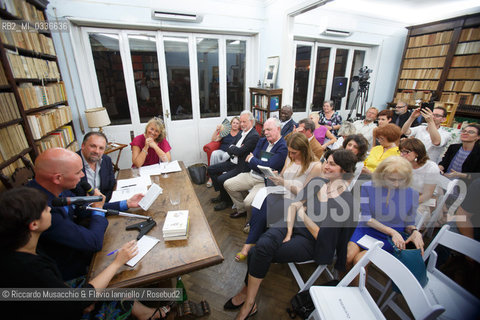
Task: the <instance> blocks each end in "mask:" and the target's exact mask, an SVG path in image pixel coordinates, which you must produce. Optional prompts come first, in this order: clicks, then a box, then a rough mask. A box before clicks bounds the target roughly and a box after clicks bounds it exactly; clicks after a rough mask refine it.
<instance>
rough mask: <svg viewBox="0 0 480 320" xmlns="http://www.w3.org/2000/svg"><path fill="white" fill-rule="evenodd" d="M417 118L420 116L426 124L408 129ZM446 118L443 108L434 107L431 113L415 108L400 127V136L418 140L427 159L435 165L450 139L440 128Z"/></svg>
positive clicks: (448, 134) (426, 109)
mask: <svg viewBox="0 0 480 320" xmlns="http://www.w3.org/2000/svg"><path fill="white" fill-rule="evenodd" d="M419 116H422V117H423V118H424V119H425V121H426V122H427V124H426V125H421V126H417V127H415V128H410V127H411V125H412V123H413V122H414V121H415V120H416V119H417V118H418V117H419ZM446 117H447V110H445V108H443V107H436V108H434V109H433V111H432V110H430V109H428V108H417V109H415V110H414V111H413V112H412V114H411V115H410V117H409V118H408V120H407V121H406V122H405V124H404V125H403V127H402V134H405V135H406V136H408V137H413V138H417V139H420V140H421V141H422V142H423V144H424V145H425V149H426V150H427V154H428V157H429V158H430V160H432V161H433V162H435V163H439V162H440V159H441V156H442V154H443V153H444V151H445V148H446V146H447V144H448V141H449V140H450V137H451V133H450V132H448V131H447V130H446V129H445V128H444V127H442V126H441V124H442V122H445V120H446Z"/></svg>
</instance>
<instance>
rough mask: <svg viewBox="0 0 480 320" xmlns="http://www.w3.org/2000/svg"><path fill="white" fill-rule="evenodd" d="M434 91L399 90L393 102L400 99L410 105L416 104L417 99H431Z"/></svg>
mask: <svg viewBox="0 0 480 320" xmlns="http://www.w3.org/2000/svg"><path fill="white" fill-rule="evenodd" d="M431 97H432V93H431V92H430V91H411V90H407V91H402V92H397V94H396V95H395V98H394V99H393V102H395V103H397V102H398V101H403V102H405V103H407V104H408V105H411V106H412V105H415V103H416V100H422V101H430V98H431Z"/></svg>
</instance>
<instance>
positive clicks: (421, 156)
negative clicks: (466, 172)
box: [399, 138, 440, 213]
mask: <svg viewBox="0 0 480 320" xmlns="http://www.w3.org/2000/svg"><path fill="white" fill-rule="evenodd" d="M399 149H400V156H402V157H403V158H405V159H406V160H408V162H410V164H411V165H412V168H413V172H412V184H411V188H412V189H414V190H416V191H417V192H418V193H419V194H420V198H419V201H418V202H419V204H420V207H419V209H418V211H419V212H420V213H429V212H430V210H429V208H428V206H427V205H426V204H425V202H426V201H428V200H429V199H430V198H432V197H433V193H434V191H435V187H436V185H437V182H438V179H439V177H440V169H439V168H438V165H437V164H436V163H435V162H433V161H432V160H429V158H428V155H427V150H426V149H425V145H424V144H423V142H422V141H420V140H419V139H417V138H408V139H403V140H402V141H401V142H400V146H399ZM422 204H423V205H422Z"/></svg>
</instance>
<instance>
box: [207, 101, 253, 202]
mask: <svg viewBox="0 0 480 320" xmlns="http://www.w3.org/2000/svg"><path fill="white" fill-rule="evenodd" d="M254 123H255V118H254V117H253V114H252V113H251V112H250V111H247V110H245V111H243V112H242V113H241V114H240V128H241V129H242V133H241V134H237V135H236V136H235V140H234V141H233V143H232V145H230V146H229V148H228V149H227V152H228V154H229V155H230V159H229V160H227V161H225V162H221V163H217V164H214V165H212V166H209V167H208V169H207V171H208V175H209V176H210V178H212V184H213V187H214V188H215V190H216V191H220V195H219V196H218V197H216V198H213V199H211V201H212V202H213V203H218V204H217V205H216V206H215V208H214V209H215V210H216V211H218V210H223V209H226V208H228V206H231V205H232V200H231V199H230V196H229V195H228V193H227V192H226V191H225V188H224V187H223V183H224V182H225V181H226V180H228V179H230V178H232V177H235V176H236V175H237V174H239V173H241V172H247V171H249V170H250V168H249V167H248V163H246V162H245V158H246V157H247V156H248V155H249V154H250V152H252V151H253V149H255V146H256V145H257V142H258V139H260V136H259V134H258V132H257V131H256V130H255V128H253V125H254Z"/></svg>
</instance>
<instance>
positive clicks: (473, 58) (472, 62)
mask: <svg viewBox="0 0 480 320" xmlns="http://www.w3.org/2000/svg"><path fill="white" fill-rule="evenodd" d="M478 52H479V53H480V50H479V51H478ZM478 66H480V54H476V55H470V56H454V57H453V60H452V67H478Z"/></svg>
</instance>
